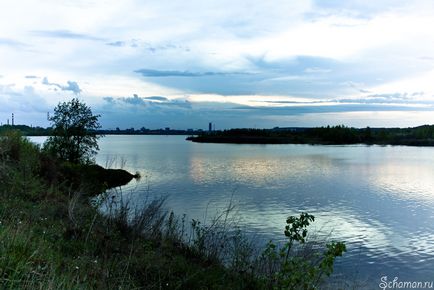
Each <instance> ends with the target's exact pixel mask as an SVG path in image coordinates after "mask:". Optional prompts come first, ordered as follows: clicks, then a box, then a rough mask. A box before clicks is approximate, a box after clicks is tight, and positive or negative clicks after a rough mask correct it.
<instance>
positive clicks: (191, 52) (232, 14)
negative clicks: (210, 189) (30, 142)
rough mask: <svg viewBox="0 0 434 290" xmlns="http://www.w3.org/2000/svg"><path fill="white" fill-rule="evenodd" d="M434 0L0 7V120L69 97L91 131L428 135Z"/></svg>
mask: <svg viewBox="0 0 434 290" xmlns="http://www.w3.org/2000/svg"><path fill="white" fill-rule="evenodd" d="M433 15H434V3H433V2H432V1H428V0H416V1H411V2H409V1H402V0H394V1H392V0H385V1H376V2H373V1H371V2H368V1H360V0H348V1H339V0H334V1H319V0H300V1H287V0H274V1H256V0H253V1H244V0H243V1H229V0H220V1H214V0H213V1H211V0H210V1H199V0H186V1H168V0H161V1H140V0H125V1H114V0H106V1H84V0H66V1H55V0H46V1H37V0H22V1H13V0H4V1H1V3H0V120H1V122H2V123H3V124H5V123H6V122H7V119H11V114H12V113H14V114H15V123H16V124H27V125H30V124H32V125H34V126H42V127H46V126H48V125H49V123H48V121H47V117H46V116H47V112H52V111H53V109H54V107H55V106H56V105H57V103H58V102H60V101H65V100H68V99H70V98H73V97H78V98H80V99H81V100H82V101H84V102H86V103H87V104H88V105H90V106H91V107H92V110H93V112H94V113H96V114H101V124H102V126H103V128H105V129H108V128H115V127H122V128H131V127H134V128H140V127H143V126H144V127H147V128H165V127H171V128H176V129H189V128H195V129H196V128H197V129H199V128H200V129H204V130H207V129H208V125H209V123H210V122H211V123H212V124H214V125H215V126H216V129H226V128H237V127H249V128H255V127H256V128H272V127H275V126H279V127H314V126H324V125H338V124H345V125H348V126H354V127H366V126H371V127H408V126H418V125H423V124H434V114H433V113H434V81H433V80H434V35H433V33H432V27H433V26H434V17H433Z"/></svg>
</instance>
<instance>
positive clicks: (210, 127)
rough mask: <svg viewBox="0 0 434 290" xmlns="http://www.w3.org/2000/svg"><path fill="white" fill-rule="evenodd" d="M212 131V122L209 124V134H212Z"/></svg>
mask: <svg viewBox="0 0 434 290" xmlns="http://www.w3.org/2000/svg"><path fill="white" fill-rule="evenodd" d="M211 131H212V122H209V124H208V132H211Z"/></svg>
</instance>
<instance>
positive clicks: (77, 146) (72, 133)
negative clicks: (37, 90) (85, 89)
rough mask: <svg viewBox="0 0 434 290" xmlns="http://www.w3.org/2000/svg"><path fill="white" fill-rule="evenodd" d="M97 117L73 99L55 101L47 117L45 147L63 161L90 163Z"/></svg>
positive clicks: (97, 122) (96, 148)
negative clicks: (49, 127) (48, 132)
mask: <svg viewBox="0 0 434 290" xmlns="http://www.w3.org/2000/svg"><path fill="white" fill-rule="evenodd" d="M99 117H100V115H94V114H93V113H92V110H91V109H90V107H88V106H87V105H86V104H85V103H83V102H80V100H79V99H77V98H74V99H72V100H70V101H69V102H63V103H59V104H58V105H57V107H56V108H55V109H54V115H53V116H52V117H51V118H50V119H49V120H50V121H51V122H52V123H53V126H52V136H50V137H49V138H48V139H47V141H46V142H45V144H44V148H45V150H46V151H48V152H50V153H51V154H53V155H54V156H56V157H58V158H60V159H62V160H65V161H70V162H73V163H90V162H92V161H93V158H94V156H95V154H96V153H97V151H98V150H99V147H98V139H99V138H100V137H101V135H97V134H96V130H98V129H99V128H101V125H100V124H99V121H98V118H99Z"/></svg>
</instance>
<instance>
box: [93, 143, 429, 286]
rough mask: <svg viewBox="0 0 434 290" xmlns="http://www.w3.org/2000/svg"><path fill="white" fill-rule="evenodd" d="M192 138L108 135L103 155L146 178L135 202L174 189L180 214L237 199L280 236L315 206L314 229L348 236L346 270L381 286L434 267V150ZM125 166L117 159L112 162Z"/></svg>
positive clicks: (244, 218)
mask: <svg viewBox="0 0 434 290" xmlns="http://www.w3.org/2000/svg"><path fill="white" fill-rule="evenodd" d="M184 138H185V137H184V136H107V137H105V138H103V139H102V140H101V141H100V148H101V151H100V153H99V155H98V156H97V162H98V163H99V164H101V165H105V164H106V162H107V160H111V159H112V158H113V157H117V159H118V160H120V159H121V158H124V159H125V160H126V161H127V163H126V166H125V169H127V170H129V171H131V172H136V171H139V172H140V173H141V174H142V176H143V177H144V178H142V179H141V181H139V182H138V183H137V182H135V181H133V182H132V183H131V184H129V185H127V186H125V187H124V189H123V191H124V192H126V191H133V196H134V199H135V201H136V202H137V203H138V204H140V200H142V199H143V198H144V196H145V195H149V194H151V195H168V206H169V207H170V208H171V209H173V210H174V211H175V212H176V213H178V214H179V215H182V214H183V213H186V214H187V215H188V217H189V218H195V219H198V218H199V219H200V218H204V216H205V215H207V216H211V215H212V211H213V210H216V209H222V208H224V207H225V206H227V204H228V203H229V201H230V200H231V198H233V199H234V200H235V202H236V203H237V208H238V212H239V215H240V217H241V223H242V226H244V227H245V229H246V231H248V232H251V233H255V234H256V235H258V236H261V237H263V239H264V240H266V239H269V238H273V239H275V240H276V239H281V238H282V237H283V235H282V231H283V227H284V222H285V218H286V217H287V216H288V215H291V214H298V213H300V212H301V211H307V212H309V213H311V214H314V215H315V216H316V221H315V223H314V227H315V228H316V229H317V230H320V232H321V233H324V234H325V235H328V234H330V235H331V236H332V237H333V238H335V239H337V240H343V241H346V244H347V248H348V252H347V253H346V254H345V256H344V258H343V259H340V261H339V263H338V265H337V271H340V272H344V273H355V272H357V275H358V278H361V279H368V280H369V281H370V282H371V283H373V282H375V283H376V284H375V283H373V285H378V281H379V278H380V277H381V276H383V275H388V276H390V277H395V276H398V277H399V278H400V280H401V281H402V280H404V279H405V278H408V279H410V280H412V281H414V280H421V281H425V280H431V279H432V277H433V274H434V270H433V269H434V148H427V147H402V146H396V147H392V146H383V147H382V146H363V145H358V146H309V145H235V144H197V143H190V142H187V141H184ZM113 165H114V166H116V164H113Z"/></svg>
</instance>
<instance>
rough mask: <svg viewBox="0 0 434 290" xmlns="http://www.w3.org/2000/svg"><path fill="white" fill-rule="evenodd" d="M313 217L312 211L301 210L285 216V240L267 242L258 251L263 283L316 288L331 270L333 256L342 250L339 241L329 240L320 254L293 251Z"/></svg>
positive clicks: (274, 286) (279, 287)
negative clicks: (261, 265) (261, 262)
mask: <svg viewBox="0 0 434 290" xmlns="http://www.w3.org/2000/svg"><path fill="white" fill-rule="evenodd" d="M314 220H315V217H314V216H313V215H310V214H308V213H301V214H300V217H294V216H290V217H288V219H287V220H286V223H287V225H286V226H285V236H286V237H287V238H288V241H287V242H286V243H285V244H284V245H283V246H281V247H279V246H277V245H276V244H274V243H273V242H271V241H270V242H269V243H268V244H267V246H266V248H265V250H264V251H263V253H262V259H263V260H264V261H265V263H264V265H265V266H266V269H265V270H266V271H265V273H266V276H265V277H266V279H265V283H266V284H267V285H268V288H273V289H317V287H318V286H319V284H320V283H321V278H322V276H323V274H325V275H326V276H330V275H331V274H332V272H333V264H334V261H335V258H336V257H338V256H342V254H343V252H345V251H346V247H345V244H344V243H343V242H331V243H328V244H327V245H326V251H325V252H323V253H322V254H321V253H319V252H314V253H313V255H312V256H311V257H309V258H307V257H306V256H303V255H300V253H297V252H296V251H294V248H295V247H296V246H298V248H299V249H300V247H301V246H302V245H303V244H305V242H306V237H307V234H308V232H307V227H308V226H309V225H310V223H311V222H313V221H314Z"/></svg>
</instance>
